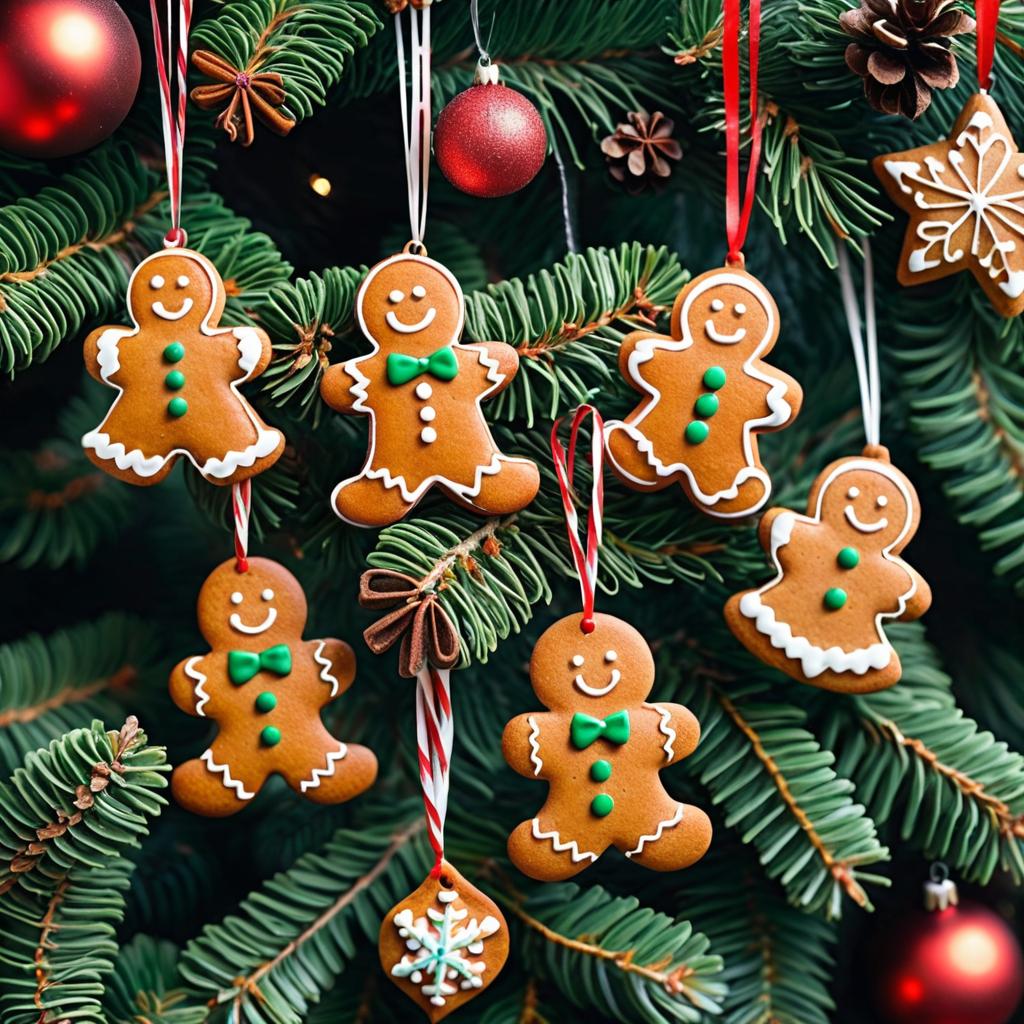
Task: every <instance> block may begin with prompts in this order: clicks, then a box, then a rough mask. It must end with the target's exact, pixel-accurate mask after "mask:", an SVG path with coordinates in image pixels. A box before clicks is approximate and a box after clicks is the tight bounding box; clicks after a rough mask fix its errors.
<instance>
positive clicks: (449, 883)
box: [437, 870, 455, 889]
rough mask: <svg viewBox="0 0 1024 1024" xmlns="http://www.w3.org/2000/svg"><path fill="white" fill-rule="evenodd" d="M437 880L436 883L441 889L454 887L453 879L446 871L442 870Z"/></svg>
mask: <svg viewBox="0 0 1024 1024" xmlns="http://www.w3.org/2000/svg"><path fill="white" fill-rule="evenodd" d="M437 881H438V884H439V885H440V886H441V888H442V889H454V888H455V879H454V878H452V876H451V875H449V874H448V872H447V871H444V870H442V872H441V876H440V877H439V878H438V880H437Z"/></svg>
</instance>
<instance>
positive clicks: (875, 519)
mask: <svg viewBox="0 0 1024 1024" xmlns="http://www.w3.org/2000/svg"><path fill="white" fill-rule="evenodd" d="M868 451H869V452H871V454H870V455H869V454H867V453H865V455H864V456H858V457H853V458H845V459H839V460H838V461H837V462H833V463H832V464H831V465H830V466H828V467H827V468H826V469H825V470H824V471H823V472H822V473H821V474H820V475H819V476H818V478H817V480H815V482H814V485H813V487H812V488H811V492H810V495H809V496H808V500H807V512H806V513H805V514H803V515H801V514H799V513H796V512H791V511H790V510H789V509H782V508H777V509H772V510H771V511H770V512H768V513H766V514H765V516H764V517H763V519H762V520H761V527H760V540H761V545H762V546H763V547H764V549H765V550H766V551H767V552H768V553H769V554H770V555H771V558H772V561H773V562H774V564H775V568H776V570H777V575H776V576H775V578H774V579H773V580H771V581H770V582H769V583H766V584H765V585H764V586H763V587H761V588H760V589H757V590H747V591H744V592H743V593H741V594H735V595H733V597H731V598H730V599H729V601H728V603H727V604H726V607H725V618H726V621H727V622H728V624H729V628H730V629H731V630H732V631H733V633H734V634H735V635H736V636H737V637H738V638H739V640H741V641H742V643H743V644H744V646H745V647H746V648H747V649H748V650H750V651H751V652H752V653H753V654H755V655H757V657H759V658H760V659H761V660H762V661H764V662H766V663H767V664H769V665H774V666H775V667H776V668H778V669H781V670H782V671H783V672H785V673H786V674H787V675H789V676H792V678H794V679H797V680H799V681H800V682H803V683H810V684H812V685H814V686H820V687H822V688H824V689H828V690H838V691H842V692H845V693H867V692H870V691H873V690H880V689H884V688H885V687H887V686H892V685H893V684H894V683H897V682H898V681H899V679H900V675H901V673H902V669H901V666H900V659H899V655H898V654H897V653H896V651H895V649H894V648H893V647H892V645H891V644H890V642H889V640H888V639H887V637H886V635H885V630H884V628H883V623H884V621H885V620H886V619H915V618H918V617H919V616H921V615H923V614H924V613H925V612H926V611H927V610H928V606H929V604H930V603H931V591H930V589H929V587H928V584H927V583H926V582H925V580H924V579H923V578H922V577H921V576H920V575H919V574H918V573H917V572H916V571H915V570H914V569H912V568H911V567H910V566H909V565H907V563H906V562H904V561H903V560H902V559H901V558H900V557H899V553H900V552H901V551H902V550H903V548H904V547H905V546H906V545H907V544H908V543H909V542H910V540H911V538H912V537H913V536H914V533H915V532H916V531H917V527H918V523H919V521H920V505H919V502H918V499H917V493H916V491H915V490H914V488H913V485H912V484H911V483H910V481H909V480H908V479H907V478H906V477H905V476H904V475H903V474H902V473H901V472H900V471H899V470H898V469H896V468H895V466H893V465H892V464H891V463H890V462H889V460H888V452H886V451H885V449H882V448H875V449H868Z"/></svg>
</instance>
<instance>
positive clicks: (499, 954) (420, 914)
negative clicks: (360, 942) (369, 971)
mask: <svg viewBox="0 0 1024 1024" xmlns="http://www.w3.org/2000/svg"><path fill="white" fill-rule="evenodd" d="M507 957H508V927H507V925H506V924H505V919H504V917H502V915H501V911H500V910H499V909H498V907H497V905H496V904H495V903H494V902H493V901H492V900H491V899H489V898H488V897H487V896H485V895H484V894H483V893H482V892H480V890H479V889H477V888H476V887H475V886H473V885H471V884H470V883H469V882H467V881H466V879H465V878H463V877H462V876H461V875H460V874H459V873H458V872H457V871H456V870H455V869H454V868H453V867H452V866H451V865H450V864H449V863H448V862H447V861H442V862H441V866H440V874H439V877H437V878H435V877H433V876H431V877H429V878H427V880H426V881H425V882H424V883H423V884H422V885H421V886H420V887H419V888H418V889H417V890H416V891H415V892H414V893H413V894H412V895H411V896H408V897H406V898H405V899H404V900H402V902H401V903H399V904H398V906H396V907H393V908H392V909H391V911H390V912H389V913H388V914H387V916H386V917H385V918H384V923H383V925H382V926H381V931H380V960H381V964H382V965H383V966H384V970H385V971H386V972H387V974H388V976H389V977H390V978H391V980H392V981H394V982H395V984H396V985H398V986H399V988H401V989H402V991H403V992H405V993H406V995H408V996H409V997H410V998H411V999H413V1000H414V1001H415V1002H416V1003H418V1004H419V1005H420V1007H421V1008H422V1009H423V1011H424V1012H425V1013H426V1015H427V1016H428V1017H429V1018H430V1019H431V1020H432V1021H439V1020H441V1019H442V1018H444V1017H447V1016H448V1014H450V1013H452V1012H453V1011H455V1010H457V1009H458V1008H459V1007H460V1006H462V1005H463V1003H465V1002H467V1001H468V1000H470V999H472V998H473V997H474V996H475V995H477V994H478V993H479V992H482V991H483V990H484V989H485V988H487V986H488V985H490V983H491V982H492V981H493V980H494V979H495V978H496V977H497V976H498V974H499V972H500V971H501V969H502V967H503V966H504V964H505V960H506V959H507Z"/></svg>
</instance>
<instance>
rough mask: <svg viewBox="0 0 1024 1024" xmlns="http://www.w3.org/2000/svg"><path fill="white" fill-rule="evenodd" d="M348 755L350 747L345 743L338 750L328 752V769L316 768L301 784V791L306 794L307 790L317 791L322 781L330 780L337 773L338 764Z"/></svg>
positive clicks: (339, 745) (340, 744)
mask: <svg viewBox="0 0 1024 1024" xmlns="http://www.w3.org/2000/svg"><path fill="white" fill-rule="evenodd" d="M347 753H348V747H347V746H345V744H344V743H339V744H338V749H337V750H329V751H328V752H327V767H326V768H314V769H313V774H312V775H310V777H309V778H308V779H303V780H302V782H300V783H299V791H300V792H302V793H305V792H306V790H307V789H316V788H317V786H319V785H320V780H321V779H329V778H330V777H331V776H332V775H333V774H334V773H335V771H337V767H338V765H337V762H338V761H340V760H342V759H343V758H344V757H345V755H346V754H347Z"/></svg>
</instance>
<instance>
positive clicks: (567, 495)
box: [551, 405, 604, 633]
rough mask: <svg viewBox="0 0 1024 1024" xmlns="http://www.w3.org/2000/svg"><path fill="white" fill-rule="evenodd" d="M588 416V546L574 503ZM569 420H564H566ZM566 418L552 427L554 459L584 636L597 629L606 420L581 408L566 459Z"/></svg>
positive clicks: (597, 413)
mask: <svg viewBox="0 0 1024 1024" xmlns="http://www.w3.org/2000/svg"><path fill="white" fill-rule="evenodd" d="M587 416H593V417H594V431H593V434H592V435H591V438H590V465H591V468H592V469H593V473H594V479H593V483H592V485H591V493H590V511H589V513H588V515H587V546H586V550H584V548H583V545H582V544H581V542H580V536H579V531H580V522H579V515H578V514H577V512H576V503H575V501H574V500H573V493H572V476H573V466H574V465H575V462H576V438H577V435H578V434H579V429H580V426H581V425H582V424H583V421H584V420H585V419H586V418H587ZM564 418H565V417H562V419H564ZM562 419H558V420H556V421H555V424H554V426H553V427H552V428H551V457H552V458H553V459H554V462H555V475H556V476H557V478H558V488H559V490H560V491H561V492H562V508H563V509H564V510H565V525H566V529H567V530H568V533H569V550H570V551H571V552H572V560H573V564H574V565H575V566H576V573H577V575H578V576H579V578H580V594H581V596H582V598H583V621H582V622H581V623H580V628H581V629H582V630H583V632H584V633H592V632H593V630H594V597H595V593H596V591H597V553H598V550H599V549H600V547H601V526H602V516H603V513H604V421H603V420H602V419H601V414H600V413H599V412H598V411H597V410H596V409H595V408H594V407H593V406H592V405H581V406H580V407H579V408H578V409H577V410H576V412H575V414H574V415H573V418H572V427H571V428H570V431H569V452H568V457H567V456H566V451H565V448H563V447H562V442H561V441H559V440H558V429H559V427H560V426H561V425H562Z"/></svg>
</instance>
